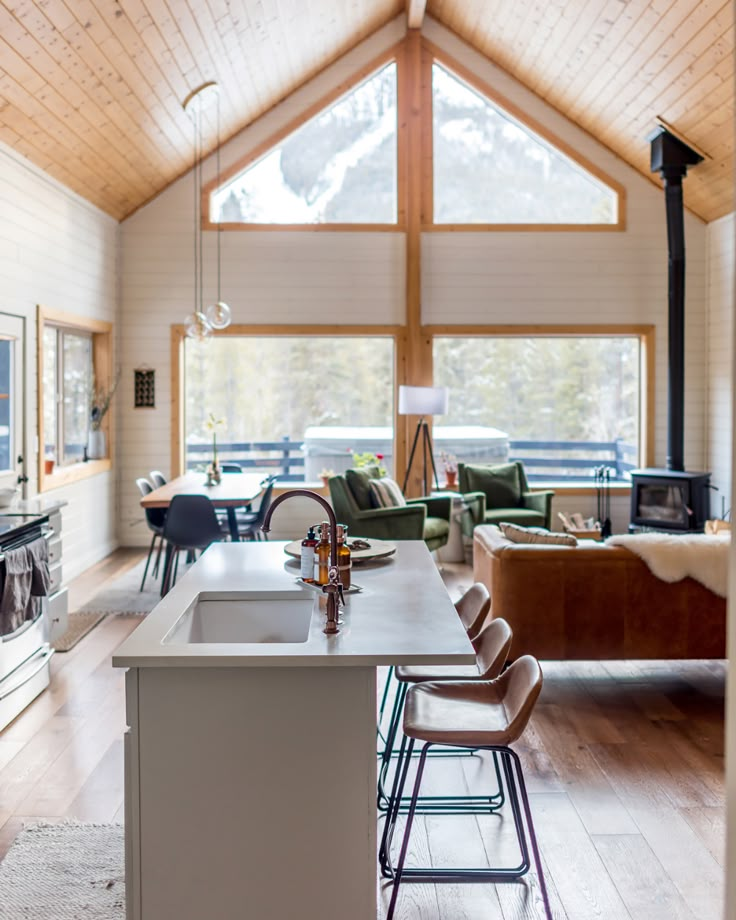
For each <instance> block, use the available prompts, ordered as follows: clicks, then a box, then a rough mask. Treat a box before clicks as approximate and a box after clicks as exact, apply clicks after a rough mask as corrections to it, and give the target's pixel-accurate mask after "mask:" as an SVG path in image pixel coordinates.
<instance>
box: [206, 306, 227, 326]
mask: <svg viewBox="0 0 736 920" xmlns="http://www.w3.org/2000/svg"><path fill="white" fill-rule="evenodd" d="M204 315H205V317H206V320H207V322H208V323H209V324H210V326H212V328H213V329H227V327H228V326H229V325H230V318H231V312H230V307H228V305H227V304H226V303H225V302H224V301H223V300H218V301H217V303H213V304H210V305H209V307H207V309H206V310H205V313H204Z"/></svg>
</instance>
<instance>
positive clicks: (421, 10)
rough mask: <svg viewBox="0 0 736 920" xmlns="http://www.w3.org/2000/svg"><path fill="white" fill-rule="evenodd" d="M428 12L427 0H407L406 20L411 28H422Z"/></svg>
mask: <svg viewBox="0 0 736 920" xmlns="http://www.w3.org/2000/svg"><path fill="white" fill-rule="evenodd" d="M426 12H427V0H406V20H407V24H408V26H409V28H410V29H421V28H422V23H423V22H424V14H425V13H426Z"/></svg>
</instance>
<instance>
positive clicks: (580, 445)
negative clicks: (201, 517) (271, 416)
mask: <svg viewBox="0 0 736 920" xmlns="http://www.w3.org/2000/svg"><path fill="white" fill-rule="evenodd" d="M303 446H304V443H303V441H292V440H291V438H289V437H288V436H287V437H283V438H281V440H278V441H235V442H229V443H218V445H217V452H218V457H219V459H220V461H221V462H230V463H237V464H238V466H239V467H240V468H241V469H242V470H243V471H245V472H249V471H251V472H261V473H264V474H265V473H274V474H275V475H276V476H277V477H278V479H279V480H280V481H281V482H303V481H304V453H303ZM361 449H362V450H365V449H366V447H365V445H361ZM211 459H212V445H211V444H209V443H207V444H188V445H187V469H193V468H195V467H198V466H199V467H204V466H206V465H207V464H208V463H209V462H210V460H211ZM460 459H461V460H462V457H461V458H460ZM509 460H522V461H523V463H524V468H525V470H526V474H527V478H528V479H529V481H530V482H535V481H537V482H538V481H541V480H545V479H547V480H554V481H555V482H574V481H577V482H580V481H581V480H592V479H593V473H594V470H595V469H596V468H597V467H600V466H607V467H609V469H610V470H611V474H610V475H611V481H612V482H624V481H625V480H626V473H627V472H628V471H629V470H632V469H635V468H636V466H637V463H636V447H634V446H633V445H632V444H626V443H625V442H624V441H622V440H621V439H618V440H616V441H522V440H511V441H509ZM479 462H483V461H479Z"/></svg>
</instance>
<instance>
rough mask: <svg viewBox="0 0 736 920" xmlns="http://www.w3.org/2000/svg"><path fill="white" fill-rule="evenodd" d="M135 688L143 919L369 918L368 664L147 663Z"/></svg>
mask: <svg viewBox="0 0 736 920" xmlns="http://www.w3.org/2000/svg"><path fill="white" fill-rule="evenodd" d="M138 689H139V694H138V732H139V738H138V748H139V758H140V793H139V794H140V865H141V867H142V868H141V884H140V899H141V915H140V920H161V918H162V917H176V918H177V920H202V918H203V917H207V918H208V920H232V918H233V917H236V916H237V917H240V916H242V917H252V918H254V920H255V918H260V917H269V918H273V920H293V918H294V917H319V918H320V920H345V918H347V917H349V918H351V920H375V917H376V804H375V799H376V757H375V729H376V722H375V716H376V675H375V669H374V668H363V667H359V668H350V667H344V668H343V667H325V668H320V667H317V668H314V667H302V668H225V669H223V668H196V669H192V668H142V669H140V670H139V688H138ZM136 920H138V918H136Z"/></svg>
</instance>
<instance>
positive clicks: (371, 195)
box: [210, 63, 397, 225]
mask: <svg viewBox="0 0 736 920" xmlns="http://www.w3.org/2000/svg"><path fill="white" fill-rule="evenodd" d="M396 98H397V92H396V64H395V63H391V64H388V65H387V66H386V67H383V68H382V69H381V70H379V71H378V72H377V73H374V74H373V75H372V76H371V77H369V78H368V79H367V80H365V81H364V82H362V83H360V84H359V85H358V86H356V87H355V88H353V89H351V90H350V92H349V93H347V94H346V95H345V96H343V97H342V98H341V99H339V100H338V101H337V102H334V103H333V104H332V105H330V106H329V107H327V108H326V109H324V110H323V111H322V112H320V113H319V114H318V115H316V116H315V117H314V118H312V119H310V120H309V121H307V122H306V123H304V124H303V125H301V126H300V127H299V128H297V129H296V130H295V131H294V132H293V133H291V134H289V135H288V136H287V137H285V138H283V139H282V140H280V141H279V142H278V143H277V144H275V145H274V146H273V147H272V148H271V149H270V150H269V151H268V153H266V154H265V155H264V156H262V157H261V158H260V159H258V160H257V161H256V162H254V163H252V164H250V165H249V166H248V167H247V168H246V169H244V170H243V171H241V172H240V173H239V174H238V175H237V176H235V177H234V178H232V179H230V180H229V181H228V182H227V183H226V184H223V185H222V186H221V188H220V189H219V190H217V191H215V192H214V193H213V195H212V198H211V212H210V221H211V222H213V223H217V222H221V223H248V224H291V225H294V224H307V225H309V224H394V223H396V220H397V105H396Z"/></svg>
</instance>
